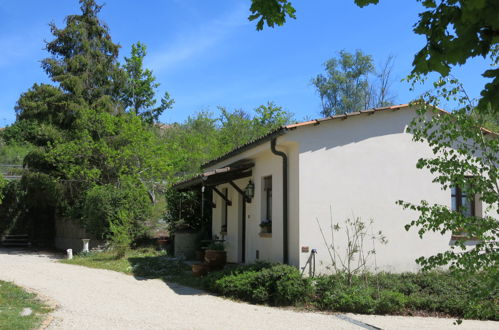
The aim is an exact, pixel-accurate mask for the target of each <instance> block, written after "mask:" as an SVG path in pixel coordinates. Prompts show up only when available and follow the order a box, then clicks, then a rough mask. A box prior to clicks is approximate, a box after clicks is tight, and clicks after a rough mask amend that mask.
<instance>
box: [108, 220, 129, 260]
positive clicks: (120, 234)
mask: <svg viewBox="0 0 499 330" xmlns="http://www.w3.org/2000/svg"><path fill="white" fill-rule="evenodd" d="M132 227H133V223H132V221H131V219H130V215H129V214H128V213H127V212H125V211H123V210H120V211H119V212H118V214H117V216H116V217H115V218H113V219H111V221H110V222H109V234H110V235H109V236H110V240H111V247H112V249H113V250H114V251H115V253H116V258H117V259H121V258H123V257H124V256H125V253H126V250H127V249H128V248H129V247H130V245H131V244H132V241H133V234H134V233H133V228H132Z"/></svg>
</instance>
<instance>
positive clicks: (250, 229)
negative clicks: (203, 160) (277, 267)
mask: <svg viewBox="0 0 499 330" xmlns="http://www.w3.org/2000/svg"><path fill="white" fill-rule="evenodd" d="M280 141H281V140H280V139H279V138H278V142H277V148H278V150H283V151H285V152H286V153H287V154H288V157H289V158H290V167H289V175H288V176H289V180H290V181H289V184H290V185H294V186H297V184H298V165H299V163H298V146H297V145H296V144H293V143H288V142H286V140H284V139H282V142H283V144H280ZM241 159H247V160H252V161H253V162H254V163H255V166H254V167H253V168H252V176H251V178H244V179H240V180H237V181H235V183H236V184H237V185H238V186H239V187H240V188H241V189H243V190H244V188H245V187H246V185H247V184H248V181H249V180H250V179H251V180H252V181H253V182H254V184H255V196H254V198H253V200H252V202H251V203H247V204H246V258H245V259H246V262H254V261H256V260H257V253H258V259H259V260H267V261H272V262H282V261H283V230H282V215H283V212H282V210H283V207H282V158H281V157H279V156H276V155H274V154H273V153H272V152H271V151H270V143H269V142H267V143H264V144H263V145H261V146H259V147H257V148H253V149H251V150H249V151H247V152H244V153H242V154H239V155H237V156H236V157H232V158H230V159H228V160H226V161H224V162H223V163H221V164H217V165H216V166H213V167H211V168H209V169H208V170H210V169H214V168H217V167H223V166H225V165H227V164H230V163H233V162H235V161H238V160H241ZM266 176H272V193H273V198H272V218H273V221H272V222H273V224H272V227H273V229H272V235H271V237H263V236H260V235H259V233H260V231H261V230H260V226H259V225H260V222H261V221H262V213H263V210H262V203H261V201H262V198H263V196H262V193H263V188H262V183H263V178H264V177H266ZM217 188H218V189H219V190H220V191H222V190H223V188H228V194H229V199H230V200H231V202H232V206H229V207H228V226H227V227H228V232H227V235H226V236H225V237H224V238H225V240H226V242H225V247H226V250H227V260H228V262H240V261H241V249H242V246H241V244H240V242H241V239H242V219H241V218H240V216H241V214H242V213H241V203H242V202H243V201H242V198H241V196H240V194H238V193H237V191H236V190H235V189H234V188H233V187H232V186H230V185H229V184H223V185H219V186H217ZM213 202H214V203H215V204H216V208H214V209H213V225H212V230H213V234H214V235H217V236H219V237H220V229H221V217H222V205H223V203H222V198H221V197H220V196H218V195H217V194H215V193H214V194H213ZM298 208H299V203H298V190H294V192H293V193H292V194H290V207H289V210H290V211H289V220H288V221H289V223H290V226H289V243H290V244H289V245H290V249H289V260H290V263H291V264H293V265H296V266H298V264H299V253H298V241H299V233H298Z"/></svg>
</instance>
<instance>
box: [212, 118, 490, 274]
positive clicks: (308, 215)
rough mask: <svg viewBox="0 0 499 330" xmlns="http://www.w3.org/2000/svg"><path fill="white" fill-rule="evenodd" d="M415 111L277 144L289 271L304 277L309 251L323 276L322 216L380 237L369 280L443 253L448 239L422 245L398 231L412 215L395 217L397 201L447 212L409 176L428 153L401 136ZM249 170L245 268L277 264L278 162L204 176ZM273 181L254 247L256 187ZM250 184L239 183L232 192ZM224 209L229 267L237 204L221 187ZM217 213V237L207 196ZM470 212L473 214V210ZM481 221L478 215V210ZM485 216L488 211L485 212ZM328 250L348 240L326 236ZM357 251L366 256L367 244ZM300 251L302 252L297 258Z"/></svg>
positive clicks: (296, 133) (426, 175)
mask: <svg viewBox="0 0 499 330" xmlns="http://www.w3.org/2000/svg"><path fill="white" fill-rule="evenodd" d="M414 116H415V111H414V110H411V109H401V110H396V111H393V110H387V111H382V112H376V113H374V114H371V115H369V114H361V115H358V116H352V117H348V118H347V119H344V120H343V119H336V120H330V121H323V122H321V123H320V124H319V125H316V126H313V125H310V126H301V127H298V128H296V129H292V130H290V131H289V132H288V133H286V134H285V135H282V136H279V137H278V138H277V148H278V150H282V151H284V152H286V154H287V155H288V159H289V177H288V179H289V192H288V193H289V209H288V210H289V231H288V235H289V236H288V237H289V263H290V264H291V265H295V266H297V267H304V266H305V264H306V261H307V259H308V257H309V256H310V251H311V250H312V249H317V251H318V254H317V256H316V267H317V270H318V271H319V272H327V271H328V270H327V266H328V265H330V264H331V259H330V257H329V253H328V250H327V248H326V243H325V242H324V240H323V238H322V234H321V232H320V229H319V225H318V224H317V220H318V221H319V223H320V226H321V227H322V229H323V232H324V235H325V236H326V241H327V244H331V241H332V238H331V229H330V227H331V214H330V207H331V208H332V210H333V212H332V218H333V223H334V224H339V225H340V226H342V227H344V221H345V220H346V219H348V218H350V219H352V220H353V219H354V218H356V217H360V218H361V219H362V221H364V222H365V223H366V224H368V223H369V221H370V220H371V219H372V220H373V221H374V224H373V227H372V230H373V232H378V231H381V232H382V233H383V235H384V236H385V237H386V238H387V240H388V244H386V245H382V244H380V243H379V242H377V241H376V242H374V247H375V250H376V256H375V257H374V256H372V257H370V259H369V261H370V262H369V264H368V267H369V268H370V270H376V271H390V272H402V271H416V270H418V269H419V266H418V265H417V264H416V262H415V259H416V258H418V257H421V256H430V255H434V254H436V253H438V252H442V251H444V250H446V249H448V248H449V244H450V243H451V242H450V236H451V235H450V233H448V234H446V235H443V236H442V235H441V234H439V233H428V234H426V235H425V236H424V238H423V239H420V238H419V236H418V234H417V229H411V230H410V231H409V232H407V231H406V230H405V228H404V226H405V225H406V224H408V223H409V222H410V221H411V220H415V219H416V218H417V216H418V214H417V213H415V212H412V211H409V210H404V209H403V208H402V207H401V206H399V205H397V204H396V201H398V200H404V201H408V202H414V203H417V202H419V201H421V200H427V201H429V202H430V203H437V204H441V205H446V206H449V207H450V203H451V194H450V191H449V190H447V191H444V190H441V187H440V185H439V184H436V183H432V180H433V178H434V176H433V175H432V174H431V173H430V172H429V171H427V170H420V169H417V168H416V163H417V161H418V159H419V158H421V157H432V155H433V154H432V151H431V149H430V148H429V147H428V146H427V145H426V144H423V143H416V142H414V141H412V135H411V134H409V133H407V132H406V128H407V126H408V124H409V123H410V121H411V120H412V118H413V117H414ZM243 159H245V160H251V161H253V162H254V163H255V166H254V167H253V169H252V177H251V180H253V182H254V184H255V197H254V198H253V201H252V202H251V203H249V204H247V207H246V219H245V221H246V255H245V256H246V262H253V261H255V260H256V259H257V258H256V254H257V251H258V253H259V259H260V260H268V261H274V262H282V261H283V230H282V159H281V157H279V156H277V155H274V154H272V152H271V151H270V142H266V143H263V144H261V145H259V146H256V147H254V148H251V149H249V150H246V151H244V152H242V153H240V154H238V155H235V156H233V157H231V158H229V159H226V160H223V161H221V162H219V163H218V164H214V165H213V166H211V167H210V168H207V169H206V170H213V169H215V168H220V167H224V166H227V165H229V164H232V163H234V162H236V161H239V160H243ZM269 175H271V176H272V181H273V206H272V209H273V228H272V231H273V232H272V236H271V237H261V236H260V235H259V233H260V227H259V223H260V222H261V220H262V193H263V190H262V179H263V178H264V177H265V176H269ZM249 179H250V178H244V179H241V180H238V181H237V182H236V183H237V184H238V186H239V187H240V188H241V189H244V187H246V185H247V183H248V181H249ZM224 187H228V191H229V198H230V199H231V201H232V203H233V204H232V206H230V207H229V223H228V227H229V230H228V234H227V236H226V237H225V238H226V248H227V251H228V260H229V261H230V262H240V261H241V245H240V242H241V238H242V230H241V226H242V219H241V216H240V214H241V213H240V212H241V211H240V210H241V203H242V199H241V198H240V196H239V194H238V193H237V192H236V191H235V190H234V189H233V188H232V187H231V186H230V185H228V184H227V185H221V186H218V188H219V189H220V190H222V189H223V188H224ZM214 202H215V203H216V205H217V208H215V209H213V233H214V234H217V235H219V236H220V234H219V232H220V228H221V222H220V221H221V220H220V218H221V205H222V200H221V198H220V197H218V196H217V195H216V194H214ZM478 209H479V207H478ZM484 211H485V207H484ZM488 212H489V214H490V212H491V211H490V210H488ZM334 239H335V243H334V245H335V246H339V247H340V249H339V250H338V252H339V253H340V255H342V256H344V253H345V252H344V247H345V246H346V245H347V239H346V235H345V231H344V230H340V231H339V232H335V237H334ZM364 243H365V244H366V248H365V251H366V252H367V250H370V249H372V248H373V241H372V240H371V239H366V240H365V242H364ZM302 247H304V248H307V247H308V252H302Z"/></svg>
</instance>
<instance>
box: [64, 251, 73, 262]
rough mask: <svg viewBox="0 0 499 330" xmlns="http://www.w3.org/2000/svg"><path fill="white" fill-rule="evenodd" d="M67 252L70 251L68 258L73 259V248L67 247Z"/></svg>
mask: <svg viewBox="0 0 499 330" xmlns="http://www.w3.org/2000/svg"><path fill="white" fill-rule="evenodd" d="M66 252H67V253H68V260H71V259H73V249H67V250H66Z"/></svg>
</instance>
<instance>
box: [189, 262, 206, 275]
mask: <svg viewBox="0 0 499 330" xmlns="http://www.w3.org/2000/svg"><path fill="white" fill-rule="evenodd" d="M191 267H192V275H194V276H196V277H201V276H205V275H206V274H208V265H206V264H193V265H192V266H191Z"/></svg>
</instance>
